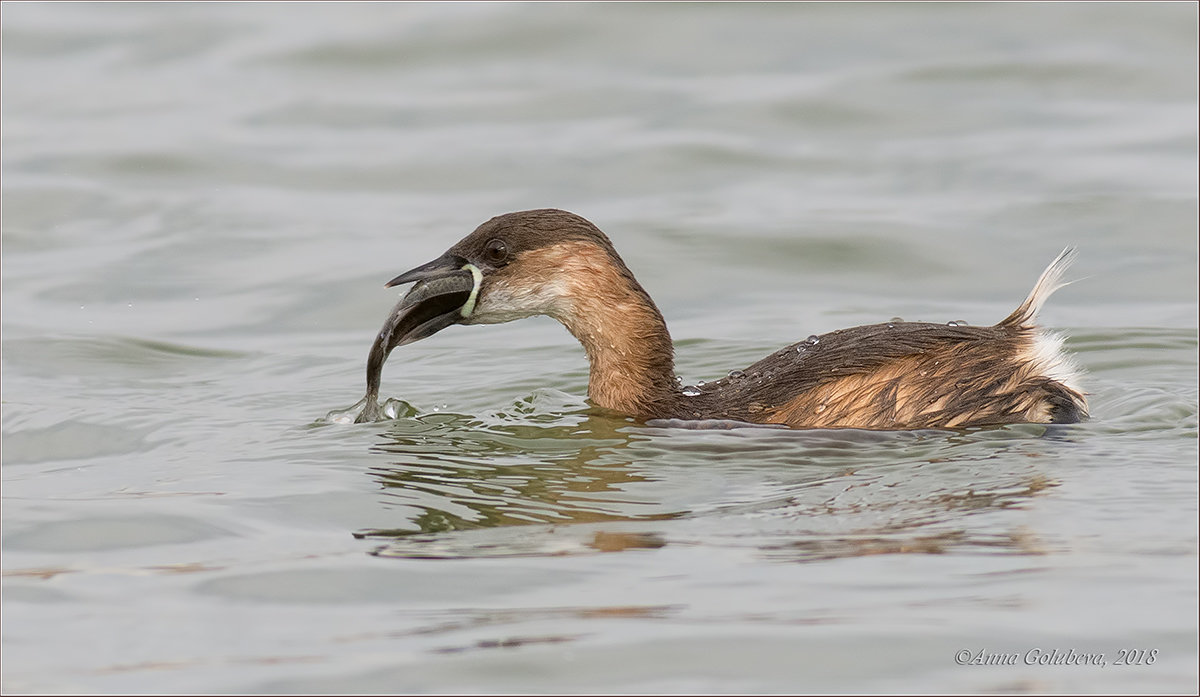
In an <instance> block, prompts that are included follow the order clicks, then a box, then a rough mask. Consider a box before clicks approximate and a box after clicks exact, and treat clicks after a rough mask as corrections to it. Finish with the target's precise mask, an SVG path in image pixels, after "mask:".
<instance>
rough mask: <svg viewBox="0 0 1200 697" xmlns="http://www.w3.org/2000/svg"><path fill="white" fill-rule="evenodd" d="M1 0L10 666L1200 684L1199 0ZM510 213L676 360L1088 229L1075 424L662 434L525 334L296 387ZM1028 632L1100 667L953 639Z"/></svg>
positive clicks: (790, 333)
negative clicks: (606, 271)
mask: <svg viewBox="0 0 1200 697" xmlns="http://www.w3.org/2000/svg"><path fill="white" fill-rule="evenodd" d="M3 12H4V16H3V61H2V63H3V88H4V100H3V124H4V128H3V155H2V165H3V172H2V173H3V184H2V186H3V189H2V191H3V345H2V349H3V471H2V474H3V545H2V546H3V574H4V577H3V613H2V618H3V619H2V622H3V625H2V629H3V650H4V661H3V664H2V666H3V667H2V670H3V687H4V689H5V690H6V691H11V692H25V691H29V692H126V693H128V692H177V691H180V690H186V691H195V692H326V691H329V692H597V691H600V692H642V693H646V692H810V691H817V692H820V691H851V692H871V691H889V692H894V691H899V692H927V691H938V692H956V691H966V690H969V691H984V692H997V691H1004V692H1045V691H1053V692H1111V691H1122V692H1143V691H1150V692H1194V691H1195V690H1196V689H1197V642H1196V636H1197V635H1196V630H1197V623H1196V616H1197V602H1196V599H1197V573H1196V555H1197V535H1196V530H1197V474H1196V473H1197V466H1196V465H1197V445H1196V444H1197V321H1196V311H1197V298H1196V282H1197V263H1196V254H1197V242H1196V239H1197V238H1196V229H1197V214H1196V211H1197V195H1196V192H1197V169H1198V168H1197V157H1196V148H1197V127H1196V123H1197V98H1196V77H1197V76H1196V63H1195V55H1196V49H1197V35H1196V19H1197V16H1196V7H1195V5H1192V4H1187V3H1177V4H1153V3H1136V4H1086V3H1063V4H964V5H946V4H936V5H927V4H841V3H833V4H811V5H810V4H761V5H755V4H736V5H735V4H728V5H727V4H697V5H690V4H685V5H680V4H655V5H646V4H617V5H605V4H599V5H593V4H579V5H576V4H561V5H559V4H554V5H544V4H498V3H497V4H492V3H487V4H466V3H453V4H332V3H331V4H316V3H305V4H296V5H284V4H275V3H264V4H240V3H233V4H208V3H203V4H184V3H178V4H175V3H173V4H161V5H159V4H145V3H135V4H106V5H89V4H65V3H64V4H58V3H54V4H32V3H28V4H12V3H6V4H5V6H4V10H3ZM545 206H554V207H560V208H566V209H569V210H573V211H575V212H578V213H580V214H582V215H584V216H586V217H587V218H589V219H590V220H592V221H594V222H595V223H597V224H598V225H599V226H600V227H601V228H602V229H603V230H605V231H606V232H607V233H608V234H609V236H610V237H611V238H612V239H613V240H614V242H615V244H616V245H617V248H618V249H619V250H620V251H621V253H622V255H623V256H624V258H625V260H626V261H627V263H628V264H629V266H630V267H631V268H632V269H633V270H634V272H635V273H636V274H637V275H638V277H639V278H640V279H641V281H642V283H643V285H645V287H646V288H647V290H648V291H649V292H650V293H651V295H653V297H654V298H655V300H656V301H657V303H658V304H659V306H660V308H661V309H662V310H663V312H664V314H665V315H666V317H667V319H668V322H669V325H670V327H671V330H672V333H673V336H674V338H675V341H676V345H677V355H678V360H677V368H678V371H679V373H680V375H681V376H682V377H683V378H684V379H685V380H687V381H689V382H695V381H697V380H712V379H716V378H719V377H722V376H724V375H725V374H726V373H727V372H728V371H730V370H732V369H736V368H742V367H744V366H746V365H748V364H750V363H752V362H754V361H756V360H758V359H759V358H761V357H762V356H764V355H766V354H767V353H768V352H770V351H772V350H775V349H777V348H779V347H780V346H783V345H786V344H789V343H792V342H794V341H798V340H800V339H802V338H804V337H805V336H808V335H810V334H820V333H822V332H826V331H831V330H833V329H838V328H841V327H847V326H852V325H856V324H865V323H871V322H879V321H886V320H887V319H889V318H891V317H895V316H900V317H903V318H905V319H909V320H926V321H950V320H967V321H969V322H971V323H975V324H989V323H993V322H995V321H997V320H999V319H1000V318H1002V317H1003V316H1005V315H1006V314H1008V312H1010V311H1011V310H1012V309H1013V307H1015V306H1016V304H1017V303H1018V302H1020V300H1021V298H1023V297H1024V296H1025V294H1026V293H1027V292H1028V290H1029V288H1030V287H1031V286H1032V284H1033V281H1034V280H1035V279H1036V277H1037V275H1038V273H1039V272H1040V271H1041V269H1042V268H1044V266H1045V265H1046V264H1047V263H1048V262H1049V261H1050V260H1051V259H1052V258H1053V257H1054V256H1055V255H1056V254H1057V253H1058V252H1059V251H1060V250H1061V249H1062V248H1063V247H1065V246H1067V245H1069V244H1074V245H1077V246H1078V247H1079V248H1080V258H1079V261H1078V263H1077V265H1076V267H1075V268H1074V269H1073V270H1072V271H1071V272H1070V274H1069V275H1070V277H1072V278H1077V279H1081V280H1079V281H1078V282H1077V283H1075V284H1073V285H1071V286H1069V287H1067V288H1064V289H1063V290H1061V291H1059V292H1058V293H1057V294H1056V295H1055V296H1054V298H1053V299H1052V300H1051V301H1050V303H1049V305H1048V306H1047V307H1046V310H1045V311H1044V313H1043V320H1044V322H1045V323H1046V324H1047V325H1049V326H1052V327H1055V328H1057V329H1059V330H1062V331H1064V332H1066V333H1067V334H1068V335H1069V337H1070V338H1069V340H1068V342H1067V346H1068V349H1069V350H1070V351H1072V352H1073V353H1074V354H1075V355H1076V356H1077V357H1078V360H1079V362H1080V364H1081V365H1082V366H1083V367H1084V368H1085V369H1086V370H1087V371H1088V377H1087V378H1086V382H1085V386H1086V389H1087V390H1088V391H1089V392H1090V399H1091V403H1092V409H1093V417H1094V418H1093V419H1092V420H1090V421H1088V422H1086V423H1083V424H1079V425H1071V426H1062V427H1054V428H1047V427H1044V426H1013V427H1008V428H991V429H977V430H970V431H961V432H939V431H919V432H906V433H868V432H858V431H827V432H796V431H776V430H764V429H738V430H728V431H692V430H682V429H662V428H650V427H647V426H644V425H639V424H635V423H632V422H630V421H627V420H625V419H622V418H619V417H614V416H613V415H611V414H604V413H600V412H597V411H595V410H593V409H591V408H590V407H589V405H588V403H587V402H586V400H585V398H584V396H585V394H586V386H587V366H586V362H585V360H584V357H583V355H582V351H581V350H580V348H579V347H578V346H577V345H576V344H575V343H574V341H573V339H572V338H571V337H570V335H568V334H567V333H566V332H565V331H564V330H563V329H562V328H561V327H559V326H558V325H557V324H556V323H554V322H553V321H551V320H548V319H545V318H540V319H532V320H526V321H523V322H519V323H514V324H508V325H499V326H487V327H452V328H450V329H447V330H446V331H444V332H442V333H440V334H438V335H437V336H436V337H433V338H431V339H428V340H426V341H423V342H420V343H417V344H414V345H411V346H406V347H402V348H401V349H398V350H397V351H396V352H394V354H393V356H392V358H391V361H390V362H389V364H388V366H387V368H386V370H385V372H384V378H383V395H384V396H385V397H389V398H392V399H395V400H399V402H398V403H399V405H400V412H401V413H400V416H399V418H397V419H395V420H392V421H389V422H384V423H378V424H369V425H360V426H349V425H339V424H331V423H328V422H327V421H325V420H324V419H323V417H324V415H325V414H327V413H328V412H330V411H332V410H336V409H341V408H345V407H347V406H349V405H350V404H352V403H353V402H354V401H355V400H357V399H358V398H359V397H360V396H361V394H362V391H363V384H364V375H363V371H364V365H365V361H366V356H367V350H368V348H369V346H370V343H371V340H372V338H373V336H374V332H375V331H377V329H378V327H379V325H380V324H381V323H382V321H383V318H384V316H385V314H386V312H387V311H388V309H389V308H390V307H391V306H392V304H393V303H394V302H395V299H396V294H395V292H394V291H392V290H386V289H384V288H383V287H382V284H383V283H384V282H385V281H387V280H388V279H390V278H392V277H393V276H395V275H396V274H397V273H400V272H402V271H404V270H406V269H408V268H411V267H412V266H415V265H417V264H419V263H422V262H424V261H427V260H429V259H431V258H433V257H435V256H437V255H439V254H440V253H441V252H442V251H443V250H444V249H445V248H446V247H448V246H449V245H450V244H452V243H453V242H454V241H456V240H457V239H459V238H460V237H461V236H463V235H465V234H466V233H468V232H469V231H470V230H472V229H473V228H474V227H475V226H476V225H477V224H479V223H480V222H482V221H483V220H485V219H487V218H489V217H491V216H492V215H495V214H498V213H502V212H506V211H512V210H520V209H524V208H534V207H545ZM1035 649H1036V650H1039V651H1053V650H1058V651H1061V652H1064V653H1065V652H1068V651H1074V652H1076V653H1088V654H1096V653H1103V654H1104V655H1105V657H1106V660H1107V662H1108V664H1109V665H1108V666H1107V667H1105V668H1099V667H1095V666H1068V665H1037V664H1036V662H1035V664H1034V665H1025V664H1024V662H1023V661H1022V662H1019V664H1018V665H1014V666H1005V665H992V666H970V665H965V666H964V665H958V664H956V661H955V657H956V655H958V654H959V652H960V651H964V650H965V651H968V652H970V655H972V656H973V655H975V654H977V653H978V652H980V651H984V652H987V653H989V654H992V653H994V654H1009V653H1016V654H1019V655H1020V656H1022V657H1024V656H1026V655H1027V654H1028V652H1029V651H1031V650H1035ZM1123 650H1124V651H1126V652H1128V651H1130V650H1135V651H1138V652H1141V651H1145V652H1151V651H1153V652H1156V653H1154V654H1153V659H1152V660H1153V663H1146V656H1149V654H1146V655H1144V656H1142V657H1143V660H1142V665H1129V666H1118V665H1115V663H1116V661H1117V660H1118V659H1119V658H1120V652H1121V651H1123ZM1139 655H1141V654H1139Z"/></svg>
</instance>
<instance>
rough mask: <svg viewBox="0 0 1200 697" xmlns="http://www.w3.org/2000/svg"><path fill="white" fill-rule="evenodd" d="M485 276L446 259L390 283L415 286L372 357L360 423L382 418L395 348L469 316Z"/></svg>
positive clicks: (393, 314) (464, 262) (461, 262)
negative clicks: (387, 365)
mask: <svg viewBox="0 0 1200 697" xmlns="http://www.w3.org/2000/svg"><path fill="white" fill-rule="evenodd" d="M482 280H483V274H482V273H481V272H480V270H479V268H478V267H476V266H475V265H474V264H471V263H470V262H468V261H467V260H466V259H463V258H462V257H459V256H456V255H452V254H445V255H443V256H441V257H439V258H437V259H434V260H433V261H431V262H429V263H428V264H422V265H421V266H418V267H417V268H415V269H412V270H411V271H406V272H404V273H402V274H400V275H399V276H397V277H395V278H393V279H392V280H390V281H388V282H387V284H386V287H388V288H391V287H392V286H398V285H401V284H404V283H413V282H415V285H413V287H412V288H411V289H410V290H409V291H408V293H407V294H405V296H404V297H403V298H401V299H400V302H398V303H396V306H395V307H393V308H392V311H391V313H390V314H389V315H388V318H387V320H386V321H385V322H384V323H383V328H381V329H380V330H379V334H378V336H376V337H375V343H373V344H372V345H371V353H370V354H369V355H368V356H367V394H366V397H365V398H364V400H365V405H364V407H363V411H362V413H361V414H359V415H358V417H357V418H356V419H355V422H356V423H363V422H366V421H377V420H378V419H379V404H378V400H379V382H380V377H381V375H382V373H383V364H384V362H386V361H387V358H388V355H389V354H390V353H391V352H392V349H394V348H396V347H397V346H404V345H405V344H411V343H413V342H414V341H420V340H421V339H424V338H425V337H428V336H433V335H434V334H436V333H438V332H439V331H441V330H443V329H445V328H446V327H449V326H450V325H452V324H456V323H458V322H461V321H463V320H464V319H466V318H467V317H470V315H471V312H472V311H473V310H474V309H475V302H476V300H477V298H478V297H479V286H480V283H481V282H482Z"/></svg>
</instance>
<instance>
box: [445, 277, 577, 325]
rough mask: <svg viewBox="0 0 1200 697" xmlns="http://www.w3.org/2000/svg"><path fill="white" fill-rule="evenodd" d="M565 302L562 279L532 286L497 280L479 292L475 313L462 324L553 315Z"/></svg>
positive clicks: (568, 296) (498, 321)
mask: <svg viewBox="0 0 1200 697" xmlns="http://www.w3.org/2000/svg"><path fill="white" fill-rule="evenodd" d="M567 302H570V295H569V293H568V290H567V287H566V284H565V283H563V282H562V281H561V280H550V281H546V282H544V283H538V284H533V285H530V284H520V285H513V284H510V283H508V282H507V281H505V280H497V281H495V282H494V283H492V284H491V286H490V287H489V288H488V290H487V293H485V294H482V295H480V297H479V301H478V303H477V304H476V306H475V310H474V312H472V313H471V316H470V317H468V318H466V321H464V322H463V324H499V323H501V322H511V321H513V320H518V319H524V318H526V317H533V316H535V315H550V316H555V315H557V314H558V313H559V311H560V310H561V307H562V305H563V304H564V303H567Z"/></svg>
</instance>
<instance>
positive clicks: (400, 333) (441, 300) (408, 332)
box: [380, 254, 482, 351]
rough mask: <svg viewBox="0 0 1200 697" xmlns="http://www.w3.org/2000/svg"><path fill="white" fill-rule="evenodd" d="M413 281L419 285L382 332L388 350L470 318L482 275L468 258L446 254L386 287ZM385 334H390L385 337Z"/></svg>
mask: <svg viewBox="0 0 1200 697" xmlns="http://www.w3.org/2000/svg"><path fill="white" fill-rule="evenodd" d="M414 281H415V282H416V285H414V286H413V287H412V289H411V290H409V291H408V294H407V295H405V296H404V298H403V299H401V301H400V302H399V303H398V304H397V305H396V307H394V308H392V314H391V315H390V316H389V317H388V320H387V322H385V323H384V326H383V331H381V332H380V334H381V336H380V338H381V340H383V341H385V342H386V346H387V350H388V351H391V350H392V349H393V348H395V347H397V346H404V345H405V344H411V343H413V342H414V341H419V340H421V339H424V338H425V337H427V336H432V335H434V334H436V333H437V332H439V331H441V330H443V329H445V328H446V327H449V326H450V325H452V324H455V323H457V322H460V321H462V320H464V319H466V318H467V317H469V316H470V314H471V312H472V311H473V310H474V309H475V299H476V298H477V297H478V295H479V285H480V282H481V281H482V274H481V273H480V272H479V269H478V268H476V267H475V265H474V264H470V263H468V262H467V260H466V259H463V258H462V257H459V256H455V255H452V254H446V255H443V256H441V257H438V258H437V259H434V260H433V261H431V262H429V263H428V264H422V265H421V266H418V267H417V268H415V269H412V270H411V271H406V272H404V273H402V274H400V275H399V276H397V277H395V278H393V279H392V280H390V281H388V282H387V284H386V286H387V287H388V288H390V287H392V286H398V285H401V284H403V283H412V282H414ZM389 330H390V331H389ZM383 334H388V337H387V338H386V339H384V338H383V336H382V335H383Z"/></svg>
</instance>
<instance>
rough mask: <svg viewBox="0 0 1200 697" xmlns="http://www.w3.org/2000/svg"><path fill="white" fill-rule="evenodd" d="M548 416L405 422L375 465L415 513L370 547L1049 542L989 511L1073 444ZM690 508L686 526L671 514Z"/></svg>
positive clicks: (796, 552)
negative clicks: (707, 491)
mask: <svg viewBox="0 0 1200 697" xmlns="http://www.w3.org/2000/svg"><path fill="white" fill-rule="evenodd" d="M543 416H544V415H543ZM539 421H543V419H541V418H540V417H539V418H538V419H513V420H508V421H506V420H504V419H495V418H490V419H486V420H481V419H480V418H478V417H472V416H464V415H457V414H448V413H441V414H426V415H423V416H418V417H415V418H409V419H401V420H397V421H395V422H393V423H392V424H391V427H390V430H389V431H388V432H387V433H386V434H383V435H382V436H381V437H382V442H381V443H380V444H378V445H377V446H375V449H376V450H378V451H381V452H385V453H388V454H389V456H390V460H391V463H390V464H388V465H386V466H378V467H373V468H371V470H370V471H369V474H370V476H371V477H372V478H373V479H374V480H375V481H376V482H377V483H378V484H379V485H380V486H381V492H382V496H383V502H384V503H385V505H387V506H389V507H392V508H395V509H397V510H398V512H399V513H401V515H402V516H403V517H404V520H405V523H406V524H405V526H404V527H399V528H394V529H370V530H361V531H359V532H357V533H355V534H356V536H358V537H360V538H373V539H384V540H387V541H388V544H386V545H384V546H382V547H378V548H376V549H375V550H374V552H373V553H374V554H377V555H381V556H397V557H407V558H475V557H482V556H547V555H567V554H588V553H600V552H613V551H627V550H648V549H657V548H659V547H662V546H664V545H666V544H668V543H671V544H676V543H686V544H688V545H696V544H699V545H701V546H718V547H720V546H728V547H752V548H754V549H755V550H756V552H757V553H758V554H759V555H761V556H765V557H766V558H769V559H775V560H786V561H817V560H822V559H830V558H839V557H857V556H867V555H875V554H943V553H948V552H954V551H962V550H970V551H972V552H981V551H983V552H991V553H995V552H1000V553H1013V554H1041V553H1044V551H1045V549H1046V544H1045V543H1044V542H1043V541H1041V540H1039V538H1038V535H1037V534H1036V533H1035V532H1033V531H1031V530H1028V529H1026V528H1025V527H1023V526H1022V524H1021V523H1020V522H1018V521H1014V520H1013V519H1012V517H1011V516H1001V517H996V516H991V517H986V518H984V517H979V515H978V514H992V513H996V512H1003V511H1004V509H1007V508H1014V507H1016V508H1019V507H1022V506H1023V505H1024V504H1026V503H1027V502H1028V501H1030V500H1031V499H1032V498H1033V497H1036V496H1039V495H1041V494H1042V493H1043V492H1044V491H1046V490H1048V489H1050V488H1051V487H1054V486H1056V482H1054V481H1052V480H1050V479H1049V478H1048V477H1047V476H1046V475H1045V474H1043V473H1042V468H1041V467H1040V466H1039V463H1040V461H1039V460H1037V459H1036V458H1039V457H1041V456H1042V455H1044V454H1046V451H1047V450H1048V449H1053V448H1055V447H1069V446H1070V441H1069V439H1065V440H1062V441H1059V440H1058V439H1057V438H1055V437H1050V438H1046V437H1044V436H1047V435H1051V436H1053V434H1052V433H1046V432H1040V433H1033V432H1025V431H1024V430H1022V429H1023V428H1024V429H1027V428H1029V427H1020V428H1018V429H1016V430H1013V429H1011V428H1010V429H996V430H991V431H981V432H974V433H957V434H955V433H948V432H932V431H927V432H908V433H901V434H897V433H887V434H884V433H877V432H864V431H857V432H855V431H842V432H836V431H820V432H813V431H810V432H796V431H792V432H779V431H770V432H766V433H764V432H762V431H756V432H754V433H749V432H746V433H742V434H736V433H729V432H725V433H723V434H703V435H696V433H695V432H694V431H693V432H683V431H677V430H672V429H652V428H648V427H644V426H637V425H634V424H631V423H629V422H628V421H626V420H624V419H619V418H613V417H612V416H611V415H608V414H602V413H601V414H596V413H590V412H589V413H583V414H571V415H567V416H563V415H561V414H560V415H559V416H558V417H557V418H554V419H545V420H544V421H546V423H539ZM1014 454H1017V455H1027V456H1028V458H1029V459H1025V458H1022V461H1023V462H1026V463H1029V466H1027V467H1019V468H1014V467H1012V464H1011V463H1012V462H1013V460H1012V459H1011V457H1012V456H1013V455H1014ZM748 473H749V474H748ZM722 474H724V475H726V476H727V478H728V479H729V481H730V482H731V486H730V489H729V491H726V492H723V493H722V494H721V495H720V496H719V499H720V500H718V501H712V500H711V499H703V497H701V498H700V499H693V500H692V502H693V503H695V502H696V501H697V500H703V501H704V503H703V505H702V506H701V508H702V510H693V507H689V504H688V503H687V502H688V501H689V499H688V497H686V496H684V497H677V496H674V495H672V494H673V492H675V491H676V490H677V489H679V488H681V487H686V486H687V482H688V481H689V480H690V479H692V478H693V477H701V478H705V477H707V478H711V477H714V476H716V477H718V478H720V475H722ZM680 477H683V478H682V479H681V478H680ZM747 480H749V481H750V482H752V485H751V486H749V487H746V488H744V489H743V490H741V491H737V490H735V489H736V487H734V486H733V485H732V484H733V482H735V481H740V482H743V483H745V482H746V481H747ZM681 501H682V502H683V503H681ZM697 505H700V504H697ZM685 519H686V521H687V524H686V525H683V526H682V527H680V526H679V525H678V524H674V523H672V524H668V522H669V521H677V522H682V521H683V520H685Z"/></svg>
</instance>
